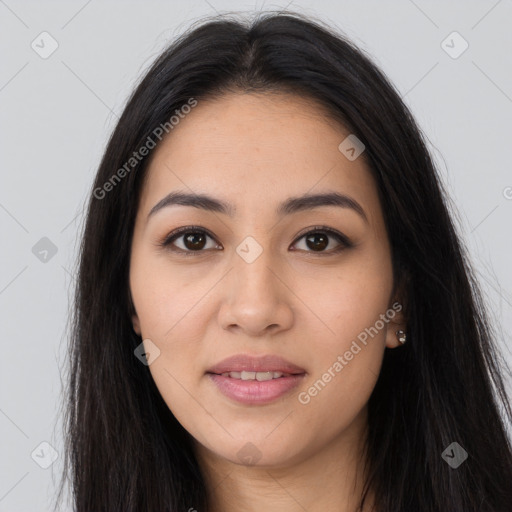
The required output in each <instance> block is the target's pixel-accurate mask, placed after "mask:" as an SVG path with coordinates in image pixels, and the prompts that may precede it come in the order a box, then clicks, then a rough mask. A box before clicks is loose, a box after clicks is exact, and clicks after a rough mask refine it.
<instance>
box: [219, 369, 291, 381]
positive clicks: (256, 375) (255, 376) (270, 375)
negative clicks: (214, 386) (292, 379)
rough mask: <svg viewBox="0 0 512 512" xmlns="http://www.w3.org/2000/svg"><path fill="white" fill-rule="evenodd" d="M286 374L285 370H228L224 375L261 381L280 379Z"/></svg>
mask: <svg viewBox="0 0 512 512" xmlns="http://www.w3.org/2000/svg"><path fill="white" fill-rule="evenodd" d="M283 375H284V373H283V372H246V371H242V372H226V373H223V374H222V376H223V377H231V378H232V379H240V380H257V381H259V382H262V381H265V380H272V379H279V378H280V377H282V376H283Z"/></svg>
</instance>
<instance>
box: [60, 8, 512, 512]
mask: <svg viewBox="0 0 512 512" xmlns="http://www.w3.org/2000/svg"><path fill="white" fill-rule="evenodd" d="M70 355H71V366H70V370H71V371H70V387H69V390H70V391H69V396H68V415H67V443H68V444H67V446H68V453H67V462H68V466H69V469H70V471H71V480H72V482H71V483H72V487H73V493H74V494H73V496H74V504H75V509H76V510H77V511H91V510H95V511H100V510H109V511H112V510H123V511H141V510H145V511H164V510H169V511H178V510H188V511H193V510H197V511H203V510H208V511H210V512H219V511H226V512H230V511H234V510H261V509H269V510H281V511H283V510H284V511H287V510H290V511H292V510H293V511H296V510H308V511H310V512H313V511H317V510H322V511H331V510H332V511H338V512H339V511H342V512H349V511H350V512H353V511H356V510H358V511H364V512H367V511H372V510H373V511H379V512H423V511H424V512H427V511H428V512H434V511H436V512H437V511H443V512H445V511H453V512H455V511H457V512H458V511H460V512H469V511H475V512H476V511H479V512H483V511H489V512H491V511H493V512H498V511H500V512H502V511H506V510H511V509H512V491H511V488H510V481H511V480H512V449H511V444H510V440H509V438H508V437H507V432H506V425H507V424H509V423H508V422H510V420H511V418H512V413H511V409H510V404H509V402H508V398H507V396H506V393H505V388H504V384H503V377H502V373H501V372H502V368H501V366H500V364H499V361H500V359H499V354H498V353H497V352H496V349H495V345H494V341H493V336H492V333H491V330H490V327H489V326H488V323H487V320H486V315H485V310H484V307H483V305H482V302H481V299H480V295H479V292H478V288H477V286H476V283H475V281H474V278H473V277H472V274H471V271H470V269H469V267H468V264H467V261H466V259H465V256H464V252H463V247H462V244H461V242H460V241H459V239H458V237H457V234H456V231H455V229H454V225H453V223H452V220H451V218H450V215H449V213H448V208H447V201H446V198H445V196H444V194H443V192H442V187H441V184H440V182H439V179H438V176H437V174H436V170H435V168H434V165H433V163H432V160H431V157H430V155H429V153H428V151H427V149H426V146H425V143H424V140H423V137H422V135H421V132H420V131H419V129H418V127H417V126H416V124H415V122H414V120H413V118H412V116H411V114H410V112H409V111H408V109H407V108H406V106H405V105H404V104H403V103H402V101H401V99H400V97H399V94H398V93H397V92H396V90H395V89H394V88H393V87H392V85H391V84H390V83H389V82H388V80H387V79H386V78H385V76H384V75H383V73H382V72H381V71H379V70H378V69H377V68H376V66H375V65H374V64H373V63H372V62H371V61H370V59H369V58H368V57H366V56H365V55H364V54H363V53H362V52H361V51H360V50H359V49H357V48H356V47H355V46H354V45H353V44H352V43H350V42H349V41H347V40H346V39H344V38H343V37H342V36H340V35H338V34H336V33H334V32H333V31H331V30H330V29H329V28H328V27H324V26H323V25H322V24H321V23H319V22H311V21H309V20H306V19H304V18H302V17H301V16H299V15H294V14H272V15H265V16H260V18H258V19H256V20H255V21H253V22H252V23H243V22H239V21H236V20H233V19H230V20H228V19H214V20H207V21H206V22H205V23H203V24H201V25H200V26H199V27H196V28H195V29H194V30H192V31H190V32H189V33H187V34H185V35H183V36H182V37H181V38H180V39H179V40H178V41H177V42H175V43H174V44H172V45H171V46H170V47H169V48H168V49H167V50H166V51H165V52H164V53H163V54H162V55H161V56H160V57H159V58H158V59H157V60H156V62H155V63H154V65H153V66H152V67H151V69H150V70H149V72H148V73H147V74H146V76H145V77H144V79H143V80H142V81H141V83H140V84H139V85H138V87H137V89H136V90H135V92H134V93H133V95H132V97H131V98H130V100H129V102H128V104H127V106H126V108H125V110H124V112H123V114H122V116H121V119H120V120H119V123H118V125H117V126H116V128H115V130H114V133H113V135H112V137H111V139H110V141H109V144H108V147H107V149H106V151H105V155H104V157H103V160H102V162H101V165H100V168H99V170H98V173H97V176H96V180H95V184H94V187H93V191H92V195H91V200H90V203H89V210H88V214H87V222H86V226H85V233H84V237H83V241H82V246H81V259H80V268H79V279H78V288H77V296H76V315H75V318H74V331H73V339H72V346H71V352H70ZM500 413H501V414H502V415H501V416H500ZM506 422H507V423H506Z"/></svg>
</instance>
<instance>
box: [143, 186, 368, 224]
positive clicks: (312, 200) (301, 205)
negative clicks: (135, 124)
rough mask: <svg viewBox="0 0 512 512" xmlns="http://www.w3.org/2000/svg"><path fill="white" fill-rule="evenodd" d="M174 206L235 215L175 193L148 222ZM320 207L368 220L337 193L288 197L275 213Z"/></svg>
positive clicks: (225, 206)
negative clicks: (334, 208)
mask: <svg viewBox="0 0 512 512" xmlns="http://www.w3.org/2000/svg"><path fill="white" fill-rule="evenodd" d="M174 205H181V206H192V207H194V208H199V209H201V210H205V211H210V212H216V213H222V214H224V215H228V216H230V217H233V216H234V215H235V213H236V208H235V207H234V206H233V205H232V204H230V203H226V202H224V201H221V200H220V199H216V198H215V197H212V196H209V195H207V194H194V193H186V192H178V191H176V192H171V193H169V194H167V195H166V196H165V197H164V198H163V199H162V200H160V201H159V202H158V203H157V204H155V206H153V208H151V211H150V212H149V214H148V220H149V218H150V217H151V216H153V215H154V214H155V213H156V212H158V211H160V210H162V209H163V208H167V207H169V206H174ZM321 206H338V207H340V208H350V209H352V210H353V211H355V212H356V213H358V214H359V215H360V216H361V217H362V218H363V219H364V220H365V222H367V223H368V218H367V216H366V214H365V212H364V210H363V208H362V206H361V205H360V204H359V203H358V202H357V201H356V200H355V199H353V198H352V197H350V196H347V195H345V194H340V193H338V192H325V193H322V194H305V195H302V196H298V197H290V198H288V199H286V200H285V201H284V202H283V203H281V204H280V205H279V206H278V208H277V209H276V212H275V213H276V215H278V216H280V217H282V216H283V215H290V214H292V213H296V212H302V211H305V210H312V209H314V208H318V207H321Z"/></svg>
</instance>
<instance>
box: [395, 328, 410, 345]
mask: <svg viewBox="0 0 512 512" xmlns="http://www.w3.org/2000/svg"><path fill="white" fill-rule="evenodd" d="M396 337H397V338H398V341H399V342H400V343H401V344H402V345H403V344H404V343H405V342H406V341H407V335H406V334H405V331H396Z"/></svg>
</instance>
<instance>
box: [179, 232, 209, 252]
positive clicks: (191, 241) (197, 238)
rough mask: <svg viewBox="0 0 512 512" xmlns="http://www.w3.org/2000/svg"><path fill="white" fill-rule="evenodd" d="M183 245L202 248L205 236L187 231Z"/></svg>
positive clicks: (190, 247) (193, 248)
mask: <svg viewBox="0 0 512 512" xmlns="http://www.w3.org/2000/svg"><path fill="white" fill-rule="evenodd" d="M184 238H185V246H186V247H187V249H191V250H197V249H202V248H203V247H204V245H205V241H206V237H205V236H204V234H203V233H189V234H187V235H185V237H184Z"/></svg>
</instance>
